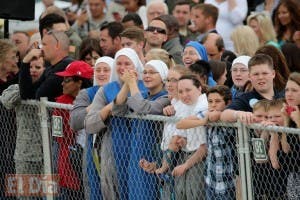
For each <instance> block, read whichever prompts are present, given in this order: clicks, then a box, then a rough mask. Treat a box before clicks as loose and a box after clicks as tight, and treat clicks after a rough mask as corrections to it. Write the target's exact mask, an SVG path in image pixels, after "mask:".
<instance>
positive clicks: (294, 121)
mask: <svg viewBox="0 0 300 200" xmlns="http://www.w3.org/2000/svg"><path fill="white" fill-rule="evenodd" d="M285 101H286V104H284V107H283V109H282V112H283V114H284V115H285V125H286V126H288V127H292V128H300V112H299V110H300V73H297V72H293V73H292V74H290V76H289V79H288V81H287V84H286V87H285ZM287 141H288V143H289V145H290V152H289V153H288V154H286V155H285V156H284V158H283V160H282V163H281V164H282V165H284V166H287V173H288V174H289V175H288V181H287V194H288V198H289V199H299V198H300V190H299V188H300V187H299V183H300V167H299V162H300V136H299V135H293V134H289V135H287Z"/></svg>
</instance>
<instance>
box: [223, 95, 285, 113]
mask: <svg viewBox="0 0 300 200" xmlns="http://www.w3.org/2000/svg"><path fill="white" fill-rule="evenodd" d="M274 94H275V95H274V97H273V99H279V98H283V97H284V93H283V92H276V91H274ZM262 99H265V98H264V97H263V96H261V95H260V94H259V93H258V92H257V91H256V90H253V91H251V92H246V93H244V94H242V95H240V96H238V97H236V98H235V99H234V100H233V101H232V103H231V104H230V105H229V106H227V108H226V109H231V110H239V111H245V112H252V107H253V105H254V104H255V103H256V102H257V101H259V100H262Z"/></svg>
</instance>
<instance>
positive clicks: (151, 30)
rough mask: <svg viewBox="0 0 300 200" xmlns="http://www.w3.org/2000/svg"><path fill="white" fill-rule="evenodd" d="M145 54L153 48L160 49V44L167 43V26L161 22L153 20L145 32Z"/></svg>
mask: <svg viewBox="0 0 300 200" xmlns="http://www.w3.org/2000/svg"><path fill="white" fill-rule="evenodd" d="M145 31H146V32H145V38H146V45H145V48H144V49H145V53H147V52H148V51H149V50H151V49H154V48H159V49H161V48H162V44H163V43H164V42H165V41H167V39H168V37H167V26H166V24H165V23H164V22H162V21H161V20H156V19H153V20H152V21H151V22H150V23H149V26H148V27H147V29H146V30H145Z"/></svg>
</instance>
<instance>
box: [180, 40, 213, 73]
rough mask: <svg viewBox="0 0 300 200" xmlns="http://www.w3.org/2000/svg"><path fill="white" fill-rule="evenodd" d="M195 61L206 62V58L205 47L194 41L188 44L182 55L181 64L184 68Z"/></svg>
mask: <svg viewBox="0 0 300 200" xmlns="http://www.w3.org/2000/svg"><path fill="white" fill-rule="evenodd" d="M197 60H205V61H208V56H207V52H206V49H205V47H204V46H203V45H202V44H200V43H199V42H196V41H190V42H188V43H187V44H186V45H185V47H184V50H183V53H182V62H183V64H184V66H185V67H189V66H190V65H191V64H193V63H195V62H196V61H197Z"/></svg>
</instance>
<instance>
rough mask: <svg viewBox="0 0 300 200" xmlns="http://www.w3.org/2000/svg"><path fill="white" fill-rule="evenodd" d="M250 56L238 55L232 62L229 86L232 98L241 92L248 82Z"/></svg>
mask: <svg viewBox="0 0 300 200" xmlns="http://www.w3.org/2000/svg"><path fill="white" fill-rule="evenodd" d="M250 58H251V57H250V56H239V57H237V58H236V59H234V60H233V62H232V67H231V76H232V81H233V86H232V88H231V94H232V99H234V98H235V97H237V96H240V95H241V94H243V93H244V92H245V90H246V86H247V84H248V83H249V69H248V62H249V60H250Z"/></svg>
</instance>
